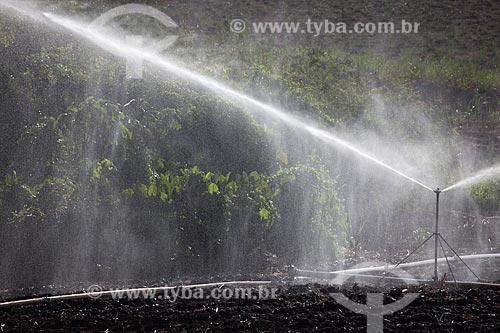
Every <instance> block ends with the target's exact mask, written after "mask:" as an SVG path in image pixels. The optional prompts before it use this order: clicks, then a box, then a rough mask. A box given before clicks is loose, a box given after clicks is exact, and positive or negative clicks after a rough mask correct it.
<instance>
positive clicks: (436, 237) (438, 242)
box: [389, 187, 481, 286]
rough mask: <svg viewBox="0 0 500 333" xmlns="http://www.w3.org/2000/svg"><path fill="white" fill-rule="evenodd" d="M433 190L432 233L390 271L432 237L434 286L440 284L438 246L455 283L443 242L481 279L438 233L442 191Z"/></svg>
mask: <svg viewBox="0 0 500 333" xmlns="http://www.w3.org/2000/svg"><path fill="white" fill-rule="evenodd" d="M433 192H434V193H436V223H435V227H434V232H433V233H432V235H430V236H429V237H427V239H425V240H424V241H423V242H422V243H421V244H420V245H419V246H417V247H416V248H415V249H414V250H413V251H411V252H410V253H409V254H408V255H407V256H406V257H404V258H403V259H402V260H401V261H400V262H399V263H397V264H396V265H395V266H394V268H393V269H391V272H392V271H393V270H394V269H396V268H397V267H399V265H401V264H402V263H403V262H405V261H406V259H408V258H409V257H410V256H411V255H412V254H413V253H415V252H417V250H418V249H420V248H421V247H422V246H424V244H425V243H427V242H428V241H429V240H430V239H431V238H433V237H434V276H433V277H432V281H433V282H434V284H435V285H436V286H439V284H440V281H439V275H438V261H439V260H438V254H439V248H441V250H442V251H443V254H444V258H445V260H446V263H447V265H448V269H449V270H450V273H451V276H452V277H453V281H454V282H455V284H457V280H456V278H455V274H453V270H452V269H451V265H450V260H448V256H447V255H446V252H445V250H444V246H443V242H444V244H445V245H446V246H447V247H448V248H449V249H450V250H451V251H452V252H453V254H454V255H455V256H456V257H457V258H458V259H459V260H460V261H461V262H462V264H464V266H465V267H467V269H468V270H469V271H470V272H471V273H472V274H473V275H474V276H475V277H476V278H477V280H478V281H480V280H481V279H480V278H479V276H477V274H476V273H474V271H473V270H472V269H471V268H470V267H469V265H467V264H466V263H465V262H464V260H463V259H462V257H460V255H459V254H458V253H457V252H456V251H455V250H454V249H453V248H452V247H451V245H450V244H449V243H448V242H447V241H446V239H445V238H444V237H443V235H441V234H440V233H439V194H441V193H442V192H443V191H442V190H440V189H439V187H438V188H437V189H435V190H434V191H433ZM441 241H442V242H441ZM389 273H390V272H389Z"/></svg>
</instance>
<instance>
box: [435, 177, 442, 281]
mask: <svg viewBox="0 0 500 333" xmlns="http://www.w3.org/2000/svg"><path fill="white" fill-rule="evenodd" d="M434 193H436V226H435V228H434V236H435V237H434V282H435V283H438V242H439V238H438V235H439V193H441V190H440V189H439V187H438V188H437V189H436V190H434Z"/></svg>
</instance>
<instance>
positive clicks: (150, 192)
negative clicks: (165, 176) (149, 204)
mask: <svg viewBox="0 0 500 333" xmlns="http://www.w3.org/2000/svg"><path fill="white" fill-rule="evenodd" d="M156 194H158V187H156V184H151V185H149V189H148V196H150V197H156Z"/></svg>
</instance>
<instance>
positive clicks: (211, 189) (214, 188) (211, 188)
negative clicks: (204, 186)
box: [208, 183, 219, 195]
mask: <svg viewBox="0 0 500 333" xmlns="http://www.w3.org/2000/svg"><path fill="white" fill-rule="evenodd" d="M218 192H219V187H218V186H217V184H214V183H210V185H208V193H210V195H213V194H214V193H218Z"/></svg>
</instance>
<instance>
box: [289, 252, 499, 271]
mask: <svg viewBox="0 0 500 333" xmlns="http://www.w3.org/2000/svg"><path fill="white" fill-rule="evenodd" d="M460 258H462V260H464V261H465V260H474V259H489V258H500V253H486V254H471V255H466V256H460ZM456 260H459V259H458V257H456V256H454V257H448V261H449V262H453V261H456ZM438 262H439V263H442V262H446V258H438ZM431 264H434V259H427V260H422V261H414V262H409V263H405V264H401V265H399V266H398V267H401V268H405V267H417V266H425V265H431ZM394 268H396V265H386V266H375V267H363V268H353V269H344V270H340V271H333V272H319V271H308V270H296V272H297V273H301V272H303V273H314V272H316V273H325V274H349V273H366V272H374V271H381V270H391V269H394Z"/></svg>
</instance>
